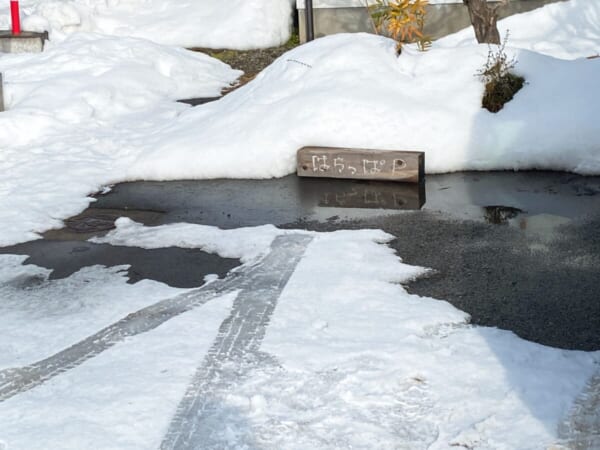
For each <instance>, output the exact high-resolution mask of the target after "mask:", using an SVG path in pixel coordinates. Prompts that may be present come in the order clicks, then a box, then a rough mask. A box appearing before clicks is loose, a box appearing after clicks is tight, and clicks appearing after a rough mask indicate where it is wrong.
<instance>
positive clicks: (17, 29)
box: [10, 0, 21, 35]
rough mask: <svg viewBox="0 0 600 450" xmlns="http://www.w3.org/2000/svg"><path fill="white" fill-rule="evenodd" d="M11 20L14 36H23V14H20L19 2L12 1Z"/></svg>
mask: <svg viewBox="0 0 600 450" xmlns="http://www.w3.org/2000/svg"><path fill="white" fill-rule="evenodd" d="M10 18H11V21H12V34H14V35H17V34H21V14H20V13H19V2H18V0H10Z"/></svg>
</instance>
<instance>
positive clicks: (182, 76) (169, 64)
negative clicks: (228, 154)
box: [0, 33, 241, 245]
mask: <svg viewBox="0 0 600 450" xmlns="http://www.w3.org/2000/svg"><path fill="white" fill-rule="evenodd" d="M0 72H2V73H3V78H4V99H5V103H6V107H7V111H5V112H3V113H0V149H1V150H0V173H1V176H0V177H1V178H0V223H1V224H2V225H1V231H0V245H7V244H10V243H14V242H18V241H22V240H28V239H34V238H35V237H36V236H35V235H34V234H33V233H31V231H33V230H36V231H38V230H43V229H47V228H48V227H56V226H59V225H60V224H61V222H60V219H63V218H65V217H69V216H71V215H73V214H76V213H78V212H79V211H81V210H82V209H84V208H85V207H86V206H87V204H88V203H89V201H90V199H87V198H86V196H87V195H88V194H90V193H92V192H95V191H96V190H97V189H98V187H99V186H101V185H103V184H105V183H109V182H110V181H111V180H113V181H119V180H123V179H124V175H123V173H124V171H125V168H126V167H127V166H128V165H129V164H131V163H132V162H133V160H134V159H135V157H136V154H137V152H139V151H141V150H142V148H143V147H141V145H142V143H147V144H148V145H150V146H152V144H151V138H152V135H153V134H155V133H157V132H159V130H160V129H161V127H163V126H164V125H165V123H168V122H169V121H170V120H172V119H173V118H174V117H175V116H177V114H179V113H180V112H181V111H183V110H185V109H188V108H189V107H188V106H187V105H183V104H178V103H175V102H174V100H175V99H177V98H190V97H203V96H204V97H212V96H216V95H219V93H220V91H221V89H222V88H224V87H226V86H228V85H229V84H230V83H231V82H233V81H234V80H235V79H236V78H237V77H238V76H239V75H240V74H241V72H239V71H235V70H232V69H231V68H230V67H229V66H227V65H226V64H223V63H222V62H220V61H218V60H216V59H213V58H210V57H208V56H206V55H203V54H199V53H194V52H189V51H186V50H183V49H178V48H172V47H166V46H162V45H158V44H154V43H152V42H149V41H145V40H140V39H133V38H112V37H107V36H101V35H94V34H84V33H78V34H74V35H72V36H70V37H68V38H67V39H66V40H65V41H63V42H61V43H60V44H56V45H51V46H49V48H48V49H47V51H45V52H44V53H42V54H20V55H17V54H10V55H9V54H6V55H1V56H0Z"/></svg>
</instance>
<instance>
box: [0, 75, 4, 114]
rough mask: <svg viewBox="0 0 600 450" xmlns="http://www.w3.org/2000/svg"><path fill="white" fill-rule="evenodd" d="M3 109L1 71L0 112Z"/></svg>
mask: <svg viewBox="0 0 600 450" xmlns="http://www.w3.org/2000/svg"><path fill="white" fill-rule="evenodd" d="M2 111H4V95H3V94H2V72H0V112H2Z"/></svg>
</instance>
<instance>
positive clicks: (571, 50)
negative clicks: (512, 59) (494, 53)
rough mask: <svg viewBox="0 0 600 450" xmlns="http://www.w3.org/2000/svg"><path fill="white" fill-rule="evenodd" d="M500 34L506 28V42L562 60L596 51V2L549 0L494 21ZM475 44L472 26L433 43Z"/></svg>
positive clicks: (599, 39) (599, 7)
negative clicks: (552, 0) (523, 11)
mask: <svg viewBox="0 0 600 450" xmlns="http://www.w3.org/2000/svg"><path fill="white" fill-rule="evenodd" d="M498 30H499V31H500V35H501V36H502V37H504V36H505V35H506V31H507V30H508V31H510V37H509V45H510V46H511V47H517V48H522V49H527V50H531V51H534V52H537V53H542V54H545V55H550V56H554V57H555V58H562V59H576V58H585V57H588V56H594V55H598V54H600V2H598V1H597V0H569V1H566V2H559V3H551V4H548V5H546V6H544V7H542V8H539V9H536V10H533V11H531V12H527V13H523V14H516V15H514V16H511V17H508V18H506V19H504V20H501V21H499V22H498ZM475 43H476V40H475V34H474V32H473V28H472V27H469V28H466V29H464V30H462V31H460V32H458V33H456V34H453V35H450V36H447V37H445V38H443V39H440V40H439V41H437V42H436V46H444V47H456V46H469V45H473V44H475Z"/></svg>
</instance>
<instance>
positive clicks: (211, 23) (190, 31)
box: [0, 0, 292, 49]
mask: <svg viewBox="0 0 600 450" xmlns="http://www.w3.org/2000/svg"><path fill="white" fill-rule="evenodd" d="M21 4H22V5H23V13H24V16H25V17H24V19H23V28H24V29H26V30H29V31H44V30H49V31H50V32H51V34H50V38H51V39H52V40H61V39H63V38H64V36H65V35H68V34H70V33H73V32H76V31H87V32H97V33H103V34H109V35H114V36H133V37H139V38H145V39H150V40H152V41H155V42H159V43H161V44H170V45H179V46H184V47H209V48H235V49H250V48H262V47H274V46H277V45H281V44H283V43H285V42H286V41H287V40H288V39H289V38H290V33H291V25H292V8H291V4H292V0H109V1H107V0H25V1H21ZM8 27H9V14H8V5H7V6H6V7H4V8H0V29H3V28H4V29H6V28H8Z"/></svg>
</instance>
